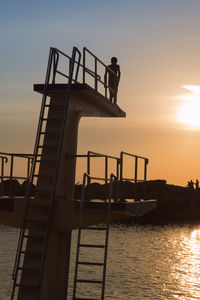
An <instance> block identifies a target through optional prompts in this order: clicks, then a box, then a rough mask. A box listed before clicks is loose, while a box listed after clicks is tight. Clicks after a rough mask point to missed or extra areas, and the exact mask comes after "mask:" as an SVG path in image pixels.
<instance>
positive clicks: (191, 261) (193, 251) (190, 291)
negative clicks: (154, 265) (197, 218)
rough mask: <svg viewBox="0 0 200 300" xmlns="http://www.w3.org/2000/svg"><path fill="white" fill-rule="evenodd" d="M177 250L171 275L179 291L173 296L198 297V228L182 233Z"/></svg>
mask: <svg viewBox="0 0 200 300" xmlns="http://www.w3.org/2000/svg"><path fill="white" fill-rule="evenodd" d="M177 246H178V245H177ZM177 250H178V251H177V252H176V263H175V264H174V265H173V268H172V274H171V275H172V278H173V279H172V280H176V282H177V284H178V286H179V288H178V290H179V293H178V294H177V295H174V298H175V299H200V229H194V230H193V231H192V232H191V233H190V234H187V235H183V236H182V239H181V241H180V244H179V247H178V249H177ZM186 291H187V297H186Z"/></svg>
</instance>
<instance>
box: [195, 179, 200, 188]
mask: <svg viewBox="0 0 200 300" xmlns="http://www.w3.org/2000/svg"><path fill="white" fill-rule="evenodd" d="M195 187H196V190H198V189H199V180H198V179H196V182H195Z"/></svg>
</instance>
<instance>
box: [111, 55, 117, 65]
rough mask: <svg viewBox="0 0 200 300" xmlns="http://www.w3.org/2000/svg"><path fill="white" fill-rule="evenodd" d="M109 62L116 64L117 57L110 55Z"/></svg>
mask: <svg viewBox="0 0 200 300" xmlns="http://www.w3.org/2000/svg"><path fill="white" fill-rule="evenodd" d="M111 64H113V65H116V64H117V57H114V56H113V57H112V58H111Z"/></svg>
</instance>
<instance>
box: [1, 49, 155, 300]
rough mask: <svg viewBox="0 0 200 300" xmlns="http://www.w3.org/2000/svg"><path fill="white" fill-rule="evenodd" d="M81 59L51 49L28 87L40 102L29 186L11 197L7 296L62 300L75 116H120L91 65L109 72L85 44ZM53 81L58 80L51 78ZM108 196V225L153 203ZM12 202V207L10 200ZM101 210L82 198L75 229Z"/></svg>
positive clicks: (72, 205) (98, 218)
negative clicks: (13, 234) (14, 241)
mask: <svg viewBox="0 0 200 300" xmlns="http://www.w3.org/2000/svg"><path fill="white" fill-rule="evenodd" d="M88 55H89V56H90V58H92V59H93V62H94V68H93V69H92V67H91V66H90V67H89V66H87V56H88ZM81 58H82V53H81V52H80V51H79V50H78V49H77V48H75V47H74V48H73V51H72V56H68V55H66V54H65V53H63V52H61V51H60V50H58V49H56V48H51V49H50V53H49V61H48V66H47V72H46V79H45V83H44V84H35V85H34V91H36V92H38V93H40V94H42V105H41V112H40V116H39V123H38V130H37V135H36V142H35V148H34V154H33V161H32V168H31V171H30V184H29V187H28V189H27V193H26V197H25V201H24V199H23V197H21V198H20V197H19V199H20V200H19V199H18V200H19V202H20V203H21V206H20V209H19V210H18V213H17V214H18V215H17V219H16V222H19V220H20V219H21V217H22V215H21V216H20V213H22V209H24V210H23V218H22V219H23V221H22V224H21V226H20V227H21V232H20V237H19V244H18V249H17V256H16V262H15V266H14V273H13V279H14V284H13V290H12V296H11V300H14V299H18V300H29V299H30V300H55V299H57V300H63V299H66V298H67V285H68V272H69V257H70V246H71V230H72V229H74V228H78V227H79V215H80V207H81V202H80V201H74V199H73V192H74V185H75V182H74V179H75V168H76V157H77V155H76V153H77V136H78V126H79V121H80V118H81V117H109V118H110V117H112V118H118V117H125V116H126V114H125V112H124V111H122V110H121V109H120V107H119V106H118V105H117V104H113V103H111V102H110V100H109V99H108V95H107V94H108V90H109V87H108V86H107V85H106V84H105V82H104V81H103V80H102V78H103V76H102V75H100V74H99V72H98V65H99V64H100V65H101V67H102V66H103V68H104V71H105V72H106V71H109V72H112V71H111V70H110V69H109V70H108V67H107V66H106V65H105V64H104V63H103V62H102V61H101V60H99V59H98V58H97V57H96V56H95V55H94V54H93V53H91V52H90V51H89V50H88V49H87V48H84V49H83V62H81ZM62 59H63V61H62ZM61 61H62V62H61ZM64 63H66V64H65V65H64ZM63 65H64V67H63ZM60 68H63V69H64V70H65V71H62V70H61V69H60ZM66 69H67V70H68V72H66ZM87 77H89V80H88V81H87ZM58 80H61V81H65V82H64V83H57V82H58ZM102 91H103V92H102ZM87 176H88V175H87ZM115 179H116V180H118V179H120V178H117V177H116V178H115ZM108 181H109V180H108ZM31 184H34V185H35V186H36V192H35V196H34V197H32V196H31V194H30V189H31ZM110 184H111V185H112V182H111V180H110ZM111 185H110V186H111ZM111 198H112V193H111V194H110V196H109V203H110V217H109V222H110V221H113V220H119V219H123V218H126V217H130V216H139V215H143V214H145V213H147V212H148V211H150V210H152V209H154V208H155V207H156V201H153V200H152V201H141V202H140V201H136V202H133V203H122V202H119V203H111ZM13 201H14V203H15V204H16V203H17V198H14V199H13ZM82 201H84V200H83V198H82ZM83 206H84V204H83ZM107 209H108V204H106V203H105V202H101V203H100V204H99V203H97V202H93V201H90V202H87V203H86V206H84V212H83V214H84V215H85V218H84V224H82V226H90V225H95V224H98V223H102V222H105V220H106V218H107V217H106V216H107V215H106V214H105V212H106V211H107ZM6 213H9V212H4V222H6V221H5V219H6ZM10 213H11V212H10ZM0 222H1V212H0ZM27 228H28V229H27ZM106 230H107V229H106ZM104 284H105V282H104ZM73 299H74V300H75V299H78V298H76V296H74V298H73ZM102 299H103V298H102Z"/></svg>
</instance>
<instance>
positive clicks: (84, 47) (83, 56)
mask: <svg viewBox="0 0 200 300" xmlns="http://www.w3.org/2000/svg"><path fill="white" fill-rule="evenodd" d="M83 84H85V47H84V48H83Z"/></svg>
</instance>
